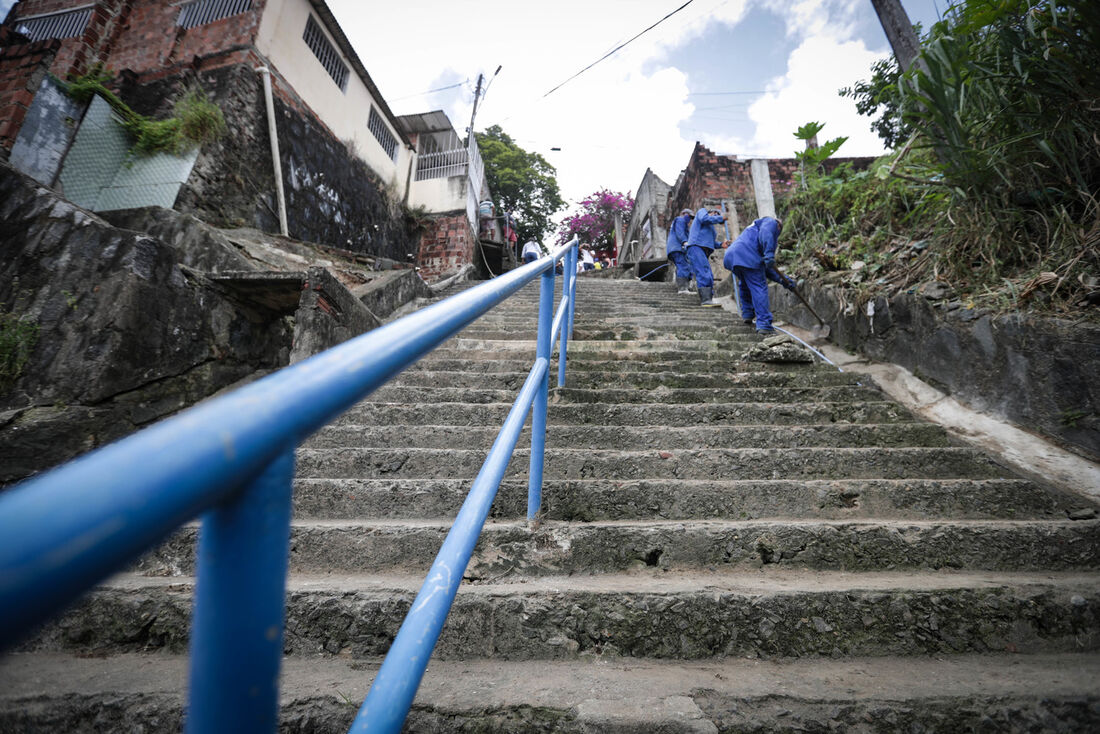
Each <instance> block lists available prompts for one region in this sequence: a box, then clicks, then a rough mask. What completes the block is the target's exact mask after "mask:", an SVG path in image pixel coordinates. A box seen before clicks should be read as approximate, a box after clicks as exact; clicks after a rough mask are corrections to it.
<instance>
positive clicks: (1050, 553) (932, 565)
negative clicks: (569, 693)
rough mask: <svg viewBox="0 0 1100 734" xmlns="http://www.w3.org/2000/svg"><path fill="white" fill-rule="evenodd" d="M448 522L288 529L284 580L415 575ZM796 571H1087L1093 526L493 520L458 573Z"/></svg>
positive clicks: (164, 565)
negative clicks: (394, 572) (288, 574)
mask: <svg viewBox="0 0 1100 734" xmlns="http://www.w3.org/2000/svg"><path fill="white" fill-rule="evenodd" d="M450 526H451V520H450V519H443V518H441V519H438V520H434V521H433V520H427V519H415V520H399V519H381V520H328V519H321V520H304V519H300V520H295V521H294V523H293V524H292V526H291V531H290V546H291V552H290V568H291V570H292V571H294V572H305V573H320V572H323V571H333V572H348V571H356V570H361V571H377V572H381V573H385V572H387V571H389V570H391V569H409V570H415V569H418V568H419V569H424V568H427V567H428V566H429V565H431V562H432V560H433V559H434V558H435V555H436V553H437V552H438V550H439V547H440V545H441V544H442V543H443V539H444V537H446V535H447V533H448V531H449V530H450ZM197 536H198V533H197V529H196V528H195V527H194V526H188V527H187V528H184V529H183V530H181V531H180V532H179V533H177V534H176V535H175V536H173V538H172V539H171V540H169V541H167V542H166V543H163V544H161V545H160V546H159V547H158V548H157V549H155V550H154V551H152V552H150V553H149V554H148V555H146V556H145V557H144V558H143V559H142V560H141V561H140V562H139V564H138V566H137V567H138V568H139V569H140V570H142V571H143V572H145V573H149V574H154V575H160V574H165V573H168V574H172V573H192V572H193V570H194V565H195V562H194V553H195V545H196V541H197ZM767 565H773V566H796V567H801V568H814V569H820V570H848V571H876V570H883V569H899V570H901V569H912V570H921V569H939V568H958V569H973V570H977V569H990V570H1003V571H1015V570H1039V569H1048V570H1069V569H1082V570H1095V569H1096V568H1098V567H1100V521H1095V520H1093V521H1071V520H1066V519H1062V520H1028V521H1023V520H973V521H957V520H923V521H922V520H911V521H897V520H886V519H855V520H843V521H841V520H817V519H815V520H742V521H732V520H664V521H652V520H647V521H628V520H616V521H600V522H589V523H570V522H562V521H548V522H545V523H542V524H540V525H539V526H538V527H535V528H532V527H529V526H528V525H527V523H526V522H522V521H502V520H493V521H490V522H489V523H487V524H486V526H485V528H484V529H483V530H482V532H481V535H480V538H479V540H478V542H477V545H476V547H475V548H474V553H473V557H472V559H471V560H470V562H469V565H468V567H467V574H468V575H471V576H477V577H481V578H484V577H491V576H495V575H498V574H501V573H512V572H515V574H516V575H517V576H537V575H555V574H564V573H619V572H623V571H626V570H629V569H630V568H634V567H642V566H651V567H659V568H662V569H691V568H712V567H713V568H756V567H761V566H767Z"/></svg>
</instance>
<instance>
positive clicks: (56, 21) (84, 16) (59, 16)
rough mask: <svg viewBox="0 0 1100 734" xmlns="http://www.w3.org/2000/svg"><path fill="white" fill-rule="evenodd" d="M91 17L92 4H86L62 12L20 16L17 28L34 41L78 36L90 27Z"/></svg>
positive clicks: (17, 30) (16, 24)
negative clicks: (27, 16)
mask: <svg viewBox="0 0 1100 734" xmlns="http://www.w3.org/2000/svg"><path fill="white" fill-rule="evenodd" d="M91 17H92V6H91V5H86V6H84V7H82V8H74V9H73V10H66V11H64V12H61V13H50V14H49V15H36V16H32V17H29V18H20V19H19V20H18V21H16V23H15V30H16V32H18V33H22V34H23V35H24V36H26V37H27V38H29V39H31V40H32V41H42V40H44V39H47V38H76V37H78V36H81V35H83V34H84V29H85V28H87V27H88V21H89V20H90V19H91Z"/></svg>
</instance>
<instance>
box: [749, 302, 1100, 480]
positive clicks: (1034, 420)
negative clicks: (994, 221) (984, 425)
mask: <svg viewBox="0 0 1100 734" xmlns="http://www.w3.org/2000/svg"><path fill="white" fill-rule="evenodd" d="M770 290H771V298H772V303H773V304H775V310H776V312H777V313H779V314H781V315H782V316H783V318H785V319H788V320H789V321H791V322H792V323H794V324H796V325H798V326H802V327H805V328H810V327H812V326H813V325H814V324H816V323H817V322H816V321H815V320H814V318H813V316H811V315H810V314H809V312H808V311H807V310H806V309H805V307H803V306H801V305H800V304H799V302H798V301H797V299H796V298H795V297H794V296H793V295H791V294H789V293H788V292H787V291H785V290H783V289H781V288H778V287H775V286H773V287H772V288H771V289H770ZM803 295H804V296H805V297H806V298H807V299H808V300H809V301H810V304H811V305H812V306H813V307H814V310H816V311H817V312H818V313H819V314H820V315H821V316H822V318H824V319H826V321H828V322H829V324H830V327H831V329H832V335H831V337H830V340H831V341H833V342H834V343H836V344H838V345H839V346H842V347H846V348H848V349H852V350H857V351H860V352H862V353H864V354H866V355H867V356H869V357H871V358H873V359H877V360H881V361H886V362H893V363H895V364H900V365H901V366H903V367H905V368H906V369H908V370H909V371H910V372H912V373H914V374H915V375H916V376H917V377H920V378H921V379H923V380H925V381H927V382H930V383H932V384H933V385H935V386H936V387H938V388H940V389H941V390H943V391H944V392H947V393H950V394H951V395H952V396H954V397H956V398H957V399H959V400H961V401H962V402H964V403H967V404H969V405H970V406H972V407H973V408H975V409H977V410H980V411H983V412H987V413H991V414H993V415H995V416H999V417H1002V418H1006V419H1008V420H1010V421H1013V422H1014V423H1017V424H1019V425H1021V426H1022V427H1024V428H1027V429H1029V430H1032V431H1035V432H1037V433H1041V434H1045V435H1046V436H1049V437H1051V438H1054V439H1056V440H1058V441H1061V442H1063V443H1065V444H1066V445H1068V446H1070V447H1071V448H1075V449H1076V450H1077V451H1078V452H1079V453H1081V454H1083V455H1085V456H1088V457H1089V458H1091V459H1093V460H1100V381H1098V380H1097V379H1096V377H1097V375H1100V327H1098V326H1096V325H1094V324H1086V323H1071V322H1067V321H1062V320H1059V319H1047V318H1036V317H1030V316H1026V315H1021V314H1012V315H1004V316H996V315H994V314H992V313H989V312H988V311H980V310H975V309H967V308H963V307H962V306H961V304H958V303H955V302H951V301H948V300H946V299H945V300H940V301H936V302H933V301H930V300H928V299H926V298H925V297H924V296H921V295H918V294H908V293H902V294H898V295H896V296H893V297H892V298H886V297H885V296H879V297H878V298H875V299H874V300H873V301H871V302H870V305H871V306H872V309H870V310H869V309H868V304H864V305H862V306H857V305H856V304H855V303H852V302H851V301H849V300H847V297H849V296H850V294H845V293H843V292H842V291H840V290H837V289H835V288H831V287H830V288H822V287H813V286H808V287H806V288H804V290H803Z"/></svg>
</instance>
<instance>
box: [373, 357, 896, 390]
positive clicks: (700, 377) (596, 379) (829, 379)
mask: <svg viewBox="0 0 1100 734" xmlns="http://www.w3.org/2000/svg"><path fill="white" fill-rule="evenodd" d="M556 366H557V361H556V360H555V362H554V364H553V365H552V367H556ZM569 366H570V367H572V366H573V365H569ZM528 367H530V365H528ZM529 372H530V370H529V369H526V370H515V371H508V372H504V371H500V372H484V371H483V372H473V371H464V370H428V369H420V370H405V371H404V372H402V373H401V374H400V375H398V376H397V377H395V378H394V379H393V380H391V381H390V382H389V383H388V384H389V385H395V386H398V385H399V386H403V387H410V386H423V387H469V388H507V389H510V390H518V389H519V388H520V387H522V386H523V383H524V381H525V380H526V379H527V375H528V374H529ZM553 372H554V374H553V375H552V377H551V381H550V387H551V389H552V390H553V389H556V387H557V372H556V370H553ZM861 384H862V385H872V384H874V383H873V381H871V380H869V379H867V377H865V376H864V377H861V376H860V375H855V374H851V373H847V372H837V371H835V370H833V371H831V372H803V373H797V372H742V373H733V374H725V373H723V374H721V375H715V374H714V372H713V370H712V371H709V372H697V373H680V372H672V371H666V372H639V371H636V370H631V371H622V372H612V371H607V372H597V371H594V370H575V369H570V370H569V374H567V375H566V386H567V387H571V388H582V389H587V390H592V389H599V390H602V389H607V388H616V387H626V386H629V387H633V388H637V389H642V390H653V389H655V388H659V387H677V388H707V389H713V388H733V387H802V388H806V387H831V386H834V385H849V386H854V385H861Z"/></svg>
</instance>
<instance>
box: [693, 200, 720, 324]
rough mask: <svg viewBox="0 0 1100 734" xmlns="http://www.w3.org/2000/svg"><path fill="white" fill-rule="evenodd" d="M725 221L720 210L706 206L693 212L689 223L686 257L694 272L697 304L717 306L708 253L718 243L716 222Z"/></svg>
mask: <svg viewBox="0 0 1100 734" xmlns="http://www.w3.org/2000/svg"><path fill="white" fill-rule="evenodd" d="M724 221H726V218H725V217H723V216H722V214H721V212H719V211H717V210H712V211H709V212H708V211H707V208H706V207H700V208H699V211H697V212H695V219H694V220H693V221H692V223H691V230H690V232H689V233H688V248H687V253H688V254H687V259H688V262H689V263H691V270H692V272H693V273H695V285H696V287H698V288H699V305H700V306H707V307H717V306H718V304H717V303H715V302H714V273H712V272H711V270H710V253H712V252H714V248H715V247H716V246H717V244H718V230H717V229H715V226H714V225H716V224H719V223H720V222H724Z"/></svg>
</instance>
